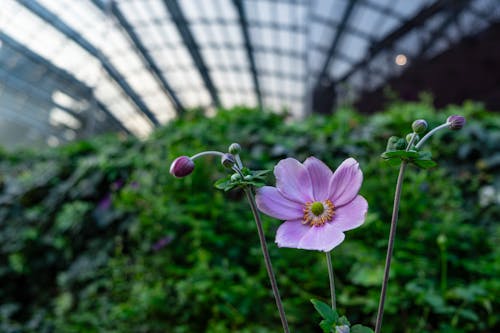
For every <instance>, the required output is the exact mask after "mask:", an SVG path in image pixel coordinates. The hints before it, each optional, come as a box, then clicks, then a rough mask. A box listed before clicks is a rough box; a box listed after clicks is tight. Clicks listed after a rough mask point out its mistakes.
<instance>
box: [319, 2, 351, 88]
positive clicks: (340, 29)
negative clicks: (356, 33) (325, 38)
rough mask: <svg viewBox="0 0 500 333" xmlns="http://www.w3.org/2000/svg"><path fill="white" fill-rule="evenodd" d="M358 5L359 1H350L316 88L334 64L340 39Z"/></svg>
mask: <svg viewBox="0 0 500 333" xmlns="http://www.w3.org/2000/svg"><path fill="white" fill-rule="evenodd" d="M356 3H357V0H351V1H349V3H348V5H347V7H346V9H345V10H344V14H343V15H342V20H341V21H340V23H339V25H338V26H337V32H336V33H335V36H334V37H333V40H332V44H331V45H330V47H329V49H328V52H327V54H326V59H325V62H324V63H323V66H322V67H321V70H320V72H319V75H318V78H317V81H316V84H315V86H318V85H319V83H320V81H321V80H322V79H323V77H325V76H326V73H327V71H328V68H329V67H330V65H331V64H332V61H333V60H332V56H333V55H334V54H335V52H336V51H337V47H338V45H339V42H340V39H341V38H342V36H343V34H344V30H345V28H346V26H347V21H349V17H350V16H351V14H352V12H353V10H354V8H355V7H356Z"/></svg>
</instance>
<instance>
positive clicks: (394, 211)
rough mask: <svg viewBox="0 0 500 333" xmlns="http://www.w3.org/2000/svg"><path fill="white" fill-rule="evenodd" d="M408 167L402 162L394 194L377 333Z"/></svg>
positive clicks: (380, 322)
mask: <svg viewBox="0 0 500 333" xmlns="http://www.w3.org/2000/svg"><path fill="white" fill-rule="evenodd" d="M407 165H408V162H407V161H402V162H401V167H400V168H399V175H398V181H397V183H396V193H395V194H394V206H393V208H392V219H391V230H390V232H389V244H388V245H387V255H386V257H385V268H384V280H383V282H382V290H381V292H380V302H379V306H378V311H377V321H376V323H375V333H380V329H381V327H382V317H383V315H384V305H385V295H386V293H387V284H388V282H389V271H390V269H391V259H392V250H393V248H394V240H395V239H396V226H397V223H398V212H399V201H400V198H401V189H402V188H403V178H404V173H405V170H406V166H407Z"/></svg>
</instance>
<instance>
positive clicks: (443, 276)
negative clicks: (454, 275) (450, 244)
mask: <svg viewBox="0 0 500 333" xmlns="http://www.w3.org/2000/svg"><path fill="white" fill-rule="evenodd" d="M447 261H448V260H447V258H446V248H442V249H441V294H442V295H443V296H444V293H445V292H446V289H447V284H448V283H447V279H448V278H447V275H448V272H447V271H448V269H447V268H448V267H447V266H448V263H447Z"/></svg>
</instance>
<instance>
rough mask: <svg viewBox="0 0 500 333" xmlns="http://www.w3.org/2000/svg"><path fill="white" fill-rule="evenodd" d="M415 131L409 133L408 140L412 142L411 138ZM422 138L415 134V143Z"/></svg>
mask: <svg viewBox="0 0 500 333" xmlns="http://www.w3.org/2000/svg"><path fill="white" fill-rule="evenodd" d="M413 135H414V134H413V133H409V134H407V135H406V142H408V143H410V141H411V138H412V137H413ZM419 139H420V137H419V136H418V134H415V140H413V143H415V142H417V141H418V140H419Z"/></svg>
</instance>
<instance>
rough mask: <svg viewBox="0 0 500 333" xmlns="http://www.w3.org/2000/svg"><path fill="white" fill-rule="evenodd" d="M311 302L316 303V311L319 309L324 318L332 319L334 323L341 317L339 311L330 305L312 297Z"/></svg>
mask: <svg viewBox="0 0 500 333" xmlns="http://www.w3.org/2000/svg"><path fill="white" fill-rule="evenodd" d="M311 303H312V304H313V305H314V308H315V309H316V311H318V312H319V314H320V315H321V317H323V318H324V319H326V320H328V321H331V322H332V323H334V322H336V321H337V319H339V315H338V313H337V312H336V311H335V310H333V309H332V308H331V306H330V305H328V304H326V303H323V302H321V301H318V300H317V299H312V300H311Z"/></svg>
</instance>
